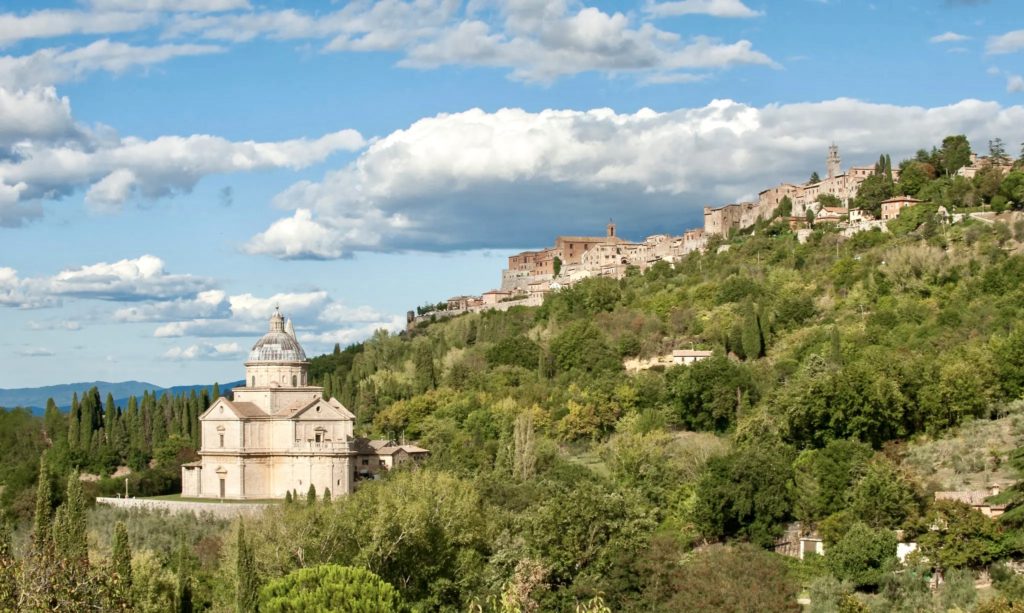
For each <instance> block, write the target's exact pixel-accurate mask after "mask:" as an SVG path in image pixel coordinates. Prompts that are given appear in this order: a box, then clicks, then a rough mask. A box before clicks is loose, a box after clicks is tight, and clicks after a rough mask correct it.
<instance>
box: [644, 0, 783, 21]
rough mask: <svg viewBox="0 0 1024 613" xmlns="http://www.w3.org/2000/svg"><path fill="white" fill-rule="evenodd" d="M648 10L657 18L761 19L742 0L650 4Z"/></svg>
mask: <svg viewBox="0 0 1024 613" xmlns="http://www.w3.org/2000/svg"><path fill="white" fill-rule="evenodd" d="M646 10H647V12H648V13H650V14H651V15H655V16H657V17H671V16H676V15H711V16H712V17H759V16H761V15H763V14H764V13H762V12H761V11H755V10H753V9H752V8H750V7H748V6H747V5H745V4H743V2H741V0H677V1H676V2H649V3H648V5H647V7H646Z"/></svg>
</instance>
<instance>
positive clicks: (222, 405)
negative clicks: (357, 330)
mask: <svg viewBox="0 0 1024 613" xmlns="http://www.w3.org/2000/svg"><path fill="white" fill-rule="evenodd" d="M308 377H309V360H308V359H306V354H305V352H304V351H303V349H302V346H301V345H299V342H298V340H297V339H296V337H295V330H294V328H293V327H292V324H291V321H287V322H286V321H285V319H284V317H283V316H282V315H281V312H280V311H279V310H277V311H275V312H274V314H273V316H272V317H271V318H270V330H269V331H268V332H267V333H266V334H265V335H263V337H262V338H260V339H259V340H258V341H257V342H256V344H255V345H253V348H252V351H250V352H249V358H248V360H246V362H245V385H244V386H242V387H236V388H234V389H233V390H232V392H231V393H232V398H230V399H229V398H226V397H221V398H217V399H216V400H214V402H213V404H212V405H210V408H208V409H207V410H206V411H205V412H204V413H203V414H202V415H200V416H199V428H200V437H201V438H200V449H199V456H200V459H199V460H198V461H196V462H190V463H188V464H184V465H183V466H182V468H181V484H182V495H183V496H186V497H196V498H230V499H268V498H284V496H285V495H286V494H287V493H288V492H289V491H295V492H297V493H299V494H301V495H305V494H306V492H307V491H308V490H309V486H310V485H313V487H315V488H316V491H317V493H318V494H320V495H322V494H323V492H324V490H325V489H330V490H331V493H332V494H333V495H345V494H348V493H350V492H352V489H353V487H354V483H355V481H356V480H357V479H358V478H359V477H360V475H359V468H360V466H367V465H371V464H372V465H374V466H377V467H379V466H384V465H382V464H380V463H381V462H382V461H384V462H385V464H386V466H387V468H390V467H391V466H393V465H394V463H395V461H396V460H395V458H396V456H397V457H398V461H401V460H403V459H406V458H405V456H407V457H408V458H409V459H418V458H420V457H423V455H425V454H426V450H421V449H419V448H418V447H413V446H404V445H399V446H398V447H400V448H402V449H403V450H404V456H403V454H398V452H397V451H395V449H394V447H396V446H395V445H393V444H392V445H383V444H380V445H377V446H376V447H375V446H374V445H375V443H377V442H376V441H363V440H361V439H356V438H355V436H354V434H353V426H354V424H355V416H354V415H353V414H352V413H351V412H350V411H349V410H348V409H346V408H345V407H344V406H343V405H342V404H341V403H340V402H338V400H337V399H336V398H324V395H323V391H324V390H323V388H322V387H318V386H314V385H310V384H309V380H308ZM382 449H383V450H385V451H384V452H382V453H385V455H386V456H387V457H383V456H382V455H381V453H378V451H380V450H382ZM364 461H365V464H364Z"/></svg>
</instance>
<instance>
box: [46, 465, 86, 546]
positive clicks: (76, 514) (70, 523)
mask: <svg viewBox="0 0 1024 613" xmlns="http://www.w3.org/2000/svg"><path fill="white" fill-rule="evenodd" d="M53 544H54V547H55V550H56V552H57V555H59V556H61V557H62V558H63V559H65V560H67V561H68V562H70V563H72V564H74V565H79V564H87V563H88V562H89V544H88V541H87V540H86V526H85V494H84V493H83V492H82V482H81V480H80V479H79V478H78V473H77V472H72V473H71V474H70V475H68V486H67V490H66V492H65V495H64V503H63V504H61V505H60V507H59V508H58V509H57V516H56V518H55V519H54V522H53Z"/></svg>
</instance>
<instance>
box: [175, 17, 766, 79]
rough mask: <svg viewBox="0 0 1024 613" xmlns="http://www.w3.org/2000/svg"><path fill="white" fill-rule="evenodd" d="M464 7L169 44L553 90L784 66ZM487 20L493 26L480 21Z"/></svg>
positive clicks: (610, 23) (182, 20) (686, 43)
mask: <svg viewBox="0 0 1024 613" xmlns="http://www.w3.org/2000/svg"><path fill="white" fill-rule="evenodd" d="M672 4H677V3H672ZM682 4H686V5H688V6H692V7H693V9H694V10H695V11H696V10H698V9H699V10H700V12H705V13H708V14H718V15H720V16H751V15H749V14H745V15H741V13H747V12H749V13H752V14H756V12H752V11H750V9H748V8H746V7H745V6H744V5H743V4H742V2H740V1H739V0H688V2H684V3H682ZM459 5H460V3H459V2H455V1H453V0H424V1H419V2H402V1H398V0H389V1H386V2H375V3H365V2H357V3H351V4H349V5H346V6H345V7H344V8H343V9H341V10H339V11H336V12H333V13H328V14H325V15H323V16H319V17H314V16H312V15H309V14H306V13H302V12H300V11H295V10H292V9H288V10H282V11H253V12H249V13H241V14H239V13H232V14H223V15H203V16H194V15H181V16H179V17H177V18H176V19H175V20H174V22H173V24H172V25H171V26H170V27H169V28H168V29H167V31H166V33H165V35H166V36H169V37H175V36H184V35H198V36H200V37H203V38H206V39H209V40H219V41H234V42H241V41H246V40H251V39H254V38H257V37H267V38H271V39H279V40H294V39H330V40H329V42H327V44H326V45H325V47H324V49H325V50H327V51H382V50H386V51H400V52H402V53H404V56H403V57H402V58H401V59H400V61H399V65H400V66H406V67H411V68H437V67H440V66H448V65H460V66H486V67H493V68H504V69H510V70H511V71H512V72H511V76H512V78H514V79H519V80H524V81H545V82H548V81H552V80H554V79H557V78H558V77H561V76H564V75H570V74H577V73H580V72H589V71H595V72H605V73H611V74H615V73H641V74H643V73H647V72H666V71H675V70H679V69H697V68H699V69H721V68H728V67H731V66H736V65H741V64H754V65H767V66H775V62H773V61H772V59H771V58H769V57H768V56H767V55H765V54H764V53H761V52H759V51H756V50H754V49H753V45H752V44H751V43H750V41H747V40H740V41H737V42H734V43H722V42H719V41H717V40H714V39H711V38H709V37H706V36H694V37H692V38H688V39H684V38H683V37H682V36H680V35H679V34H677V33H674V32H670V31H665V30H660V29H658V28H656V27H655V26H653V25H652V24H650V23H649V22H644V21H641V22H640V23H634V20H633V18H632V17H630V16H628V15H626V14H624V13H620V12H615V13H606V12H604V11H602V10H600V9H598V8H595V7H590V6H584V5H582V4H577V3H574V2H569V1H568V0H554V1H547V2H537V1H535V0H513V1H509V2H503V3H499V4H497V5H496V7H495V8H494V10H493V11H483V10H478V9H479V8H480V6H479V5H480V3H470V4H469V6H468V8H467V9H466V10H465V11H460V10H459ZM666 6H667V5H666ZM484 16H486V17H489V18H490V20H489V21H484V20H483V19H482V18H478V17H484ZM650 82H652V83H653V82H655V81H650Z"/></svg>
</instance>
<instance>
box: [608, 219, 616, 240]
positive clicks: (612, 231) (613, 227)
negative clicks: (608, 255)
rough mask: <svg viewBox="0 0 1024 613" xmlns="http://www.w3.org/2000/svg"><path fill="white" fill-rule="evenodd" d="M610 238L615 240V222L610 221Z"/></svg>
mask: <svg viewBox="0 0 1024 613" xmlns="http://www.w3.org/2000/svg"><path fill="white" fill-rule="evenodd" d="M607 229H608V238H615V222H614V221H612V220H610V219H609V220H608V227H607Z"/></svg>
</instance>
